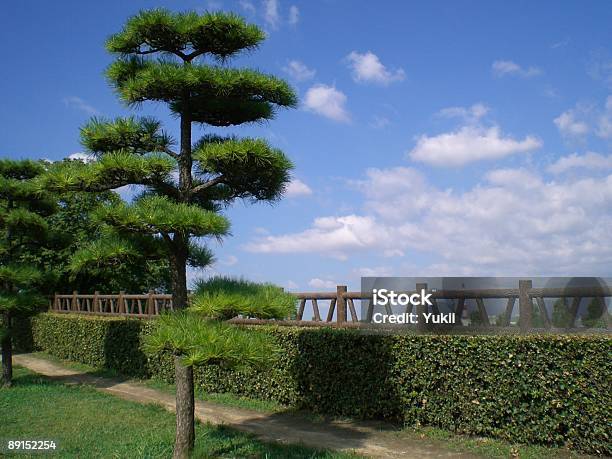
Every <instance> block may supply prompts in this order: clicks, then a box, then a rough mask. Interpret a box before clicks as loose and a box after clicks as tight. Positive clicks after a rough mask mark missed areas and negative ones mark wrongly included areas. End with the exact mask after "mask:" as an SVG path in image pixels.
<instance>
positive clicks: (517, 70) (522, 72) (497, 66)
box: [491, 60, 542, 78]
mask: <svg viewBox="0 0 612 459" xmlns="http://www.w3.org/2000/svg"><path fill="white" fill-rule="evenodd" d="M491 69H492V71H493V75H495V76H497V77H504V76H507V75H508V76H519V77H522V78H531V77H534V76H537V75H540V74H542V70H541V69H539V68H538V67H528V68H524V67H521V66H520V65H519V64H517V63H516V62H513V61H504V60H498V61H495V62H493V64H492V65H491Z"/></svg>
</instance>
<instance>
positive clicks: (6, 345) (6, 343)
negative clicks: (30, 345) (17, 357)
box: [2, 312, 13, 387]
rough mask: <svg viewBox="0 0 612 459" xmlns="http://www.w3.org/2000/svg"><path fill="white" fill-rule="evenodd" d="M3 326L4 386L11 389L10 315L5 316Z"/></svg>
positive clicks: (11, 346)
mask: <svg viewBox="0 0 612 459" xmlns="http://www.w3.org/2000/svg"><path fill="white" fill-rule="evenodd" d="M2 319H3V324H4V327H5V330H6V332H7V333H6V335H5V336H4V338H3V339H2V386H4V387H11V386H12V385H13V342H12V340H11V334H10V328H11V316H10V315H9V313H8V312H7V313H5V314H4V315H3V318H2Z"/></svg>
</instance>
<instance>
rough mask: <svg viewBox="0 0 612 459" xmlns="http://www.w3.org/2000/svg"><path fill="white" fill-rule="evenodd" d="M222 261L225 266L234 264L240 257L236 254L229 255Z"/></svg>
mask: <svg viewBox="0 0 612 459" xmlns="http://www.w3.org/2000/svg"><path fill="white" fill-rule="evenodd" d="M220 263H221V264H222V265H225V266H234V265H235V264H236V263H238V257H236V256H235V255H228V256H226V257H225V258H223V260H221V261H220Z"/></svg>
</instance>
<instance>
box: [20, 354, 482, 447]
mask: <svg viewBox="0 0 612 459" xmlns="http://www.w3.org/2000/svg"><path fill="white" fill-rule="evenodd" d="M14 363H15V364H16V365H20V366H22V367H25V368H28V369H30V370H31V371H33V372H35V373H39V374H41V375H44V376H46V377H48V378H50V379H53V380H56V381H61V382H63V383H66V384H88V385H91V386H94V387H95V388H97V389H98V390H100V391H103V392H107V393H110V394H112V395H116V396H118V397H121V398H123V399H126V400H132V401H136V402H141V403H155V404H158V405H161V406H163V407H164V408H166V409H167V410H169V411H174V396H172V395H170V394H167V393H165V392H162V391H159V390H155V389H151V388H148V387H146V386H144V385H142V384H139V383H137V382H134V381H126V380H121V379H116V378H103V377H97V376H93V375H91V374H88V373H85V372H82V371H78V370H73V369H69V368H66V367H64V366H62V365H60V364H57V363H55V362H51V361H49V360H45V359H42V358H40V357H36V356H34V355H31V354H20V355H16V356H14ZM196 417H197V418H198V419H199V420H200V421H202V422H209V423H211V424H223V425H226V426H228V427H231V428H233V429H236V430H240V431H242V432H247V433H250V434H254V435H255V436H257V437H258V438H260V439H261V440H264V441H273V442H279V443H301V444H303V445H306V446H309V447H313V448H321V449H332V450H343V451H353V452H355V453H357V454H360V455H364V456H368V457H373V458H407V459H413V458H414V459H417V458H462V459H463V458H476V457H479V456H475V455H473V454H466V453H458V452H453V451H448V450H446V449H444V447H443V445H442V444H439V443H436V442H434V441H431V440H428V439H420V438H415V436H414V435H410V434H407V433H405V432H401V431H398V430H397V429H395V428H393V427H391V426H389V425H387V424H383V423H374V422H371V423H367V422H343V421H342V422H341V421H332V422H313V421H310V420H308V419H305V418H303V417H300V416H298V415H292V414H285V413H261V412H258V411H253V410H247V409H242V408H234V407H229V406H226V405H220V404H216V403H211V402H202V401H197V402H196Z"/></svg>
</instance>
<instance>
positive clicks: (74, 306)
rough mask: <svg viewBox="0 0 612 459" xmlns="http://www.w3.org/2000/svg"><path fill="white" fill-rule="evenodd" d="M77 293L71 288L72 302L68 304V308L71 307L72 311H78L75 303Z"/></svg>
mask: <svg viewBox="0 0 612 459" xmlns="http://www.w3.org/2000/svg"><path fill="white" fill-rule="evenodd" d="M78 294H79V292H77V291H76V290H73V292H72V303H71V304H70V309H72V310H73V311H78V310H79V308H78V304H77V301H78V299H77V295H78Z"/></svg>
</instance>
